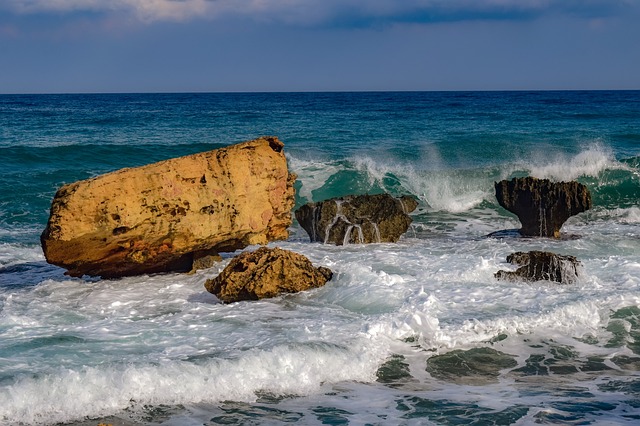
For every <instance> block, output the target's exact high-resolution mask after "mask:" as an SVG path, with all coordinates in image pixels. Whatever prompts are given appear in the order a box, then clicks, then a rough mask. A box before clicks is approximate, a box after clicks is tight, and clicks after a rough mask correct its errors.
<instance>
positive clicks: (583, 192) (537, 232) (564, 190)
mask: <svg viewBox="0 0 640 426" xmlns="http://www.w3.org/2000/svg"><path fill="white" fill-rule="evenodd" d="M495 189H496V198H497V199H498V203H499V204H500V205H501V206H502V207H504V208H505V209H507V210H509V211H510V212H512V213H514V214H516V215H517V216H518V219H520V223H521V224H522V228H521V229H520V234H522V235H524V236H530V237H554V238H558V237H560V228H561V227H562V224H563V223H564V222H565V221H566V220H567V219H569V217H571V216H573V215H576V214H578V213H581V212H583V211H585V210H589V209H590V208H591V205H592V203H591V193H590V192H589V189H588V188H587V187H586V186H584V185H582V184H581V183H578V182H551V181H550V180H548V179H537V178H534V177H524V178H514V179H512V180H510V181H509V180H503V181H500V182H496V183H495Z"/></svg>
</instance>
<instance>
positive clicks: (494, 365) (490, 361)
mask: <svg viewBox="0 0 640 426" xmlns="http://www.w3.org/2000/svg"><path fill="white" fill-rule="evenodd" d="M517 365H518V363H517V362H516V360H515V359H514V358H513V357H512V356H510V355H507V354H505V353H503V352H499V351H496V350H495V349H491V348H473V349H469V350H468V351H463V350H460V349H458V350H455V351H451V352H448V353H446V354H443V355H436V356H433V357H431V358H429V359H428V360H427V371H428V372H429V374H431V375H432V376H433V377H435V378H436V379H440V380H445V381H448V382H454V383H460V384H468V385H482V384H487V383H495V382H497V381H498V376H499V375H500V371H501V370H504V369H507V368H513V367H515V366H517Z"/></svg>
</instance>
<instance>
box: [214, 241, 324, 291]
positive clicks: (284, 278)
mask: <svg viewBox="0 0 640 426" xmlns="http://www.w3.org/2000/svg"><path fill="white" fill-rule="evenodd" d="M332 276H333V273H332V272H331V270H330V269H328V268H325V267H322V266H321V267H319V268H316V267H314V266H313V265H312V264H311V261H309V259H307V258H306V257H304V256H303V255H301V254H298V253H294V252H291V251H288V250H282V249H280V248H273V249H271V248H267V247H261V248H259V249H258V250H256V251H253V252H246V253H242V254H240V255H238V256H236V257H234V258H233V259H232V260H231V262H230V263H229V265H227V267H226V268H224V270H223V271H222V272H221V273H220V274H219V275H218V276H217V277H215V278H213V279H209V280H207V281H206V282H205V284H204V286H205V288H206V289H207V291H208V292H209V293H213V294H215V295H216V297H217V298H218V299H220V300H221V301H223V302H225V303H231V302H238V301H241V300H258V299H264V298H267V297H275V296H277V295H279V294H282V293H297V292H299V291H304V290H309V289H311V288H316V287H321V286H323V285H324V284H325V283H326V282H327V281H329V280H330V279H331V277H332Z"/></svg>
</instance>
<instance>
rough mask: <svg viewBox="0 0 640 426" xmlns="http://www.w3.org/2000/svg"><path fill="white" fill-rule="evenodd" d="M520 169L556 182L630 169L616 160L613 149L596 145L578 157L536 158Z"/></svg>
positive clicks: (561, 155) (563, 155)
mask: <svg viewBox="0 0 640 426" xmlns="http://www.w3.org/2000/svg"><path fill="white" fill-rule="evenodd" d="M532 157H533V159H532V162H531V163H524V164H520V165H519V167H522V168H524V169H525V170H529V171H530V174H531V175H532V176H534V177H537V178H541V179H550V180H555V181H564V182H567V181H571V180H575V179H577V178H580V177H584V176H590V177H594V178H597V177H599V176H600V174H601V173H602V172H603V171H604V170H607V169H628V167H627V166H625V165H623V164H622V163H619V162H617V161H616V160H615V158H614V156H613V152H612V150H611V149H609V148H607V147H604V146H602V145H600V144H594V145H591V146H589V147H587V148H586V149H585V150H583V151H581V152H579V153H578V154H576V155H573V156H570V155H567V154H556V155H555V157H554V158H551V159H549V158H546V157H545V158H536V155H532Z"/></svg>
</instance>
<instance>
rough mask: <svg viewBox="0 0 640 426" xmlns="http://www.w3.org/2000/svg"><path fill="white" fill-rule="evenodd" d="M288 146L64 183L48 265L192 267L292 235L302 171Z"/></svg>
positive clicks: (259, 142)
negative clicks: (292, 167)
mask: <svg viewBox="0 0 640 426" xmlns="http://www.w3.org/2000/svg"><path fill="white" fill-rule="evenodd" d="M283 146H284V144H283V143H282V142H280V141H279V140H278V139H277V138H275V137H264V138H260V139H256V140H253V141H249V142H244V143H240V144H237V145H232V146H229V147H225V148H221V149H217V150H213V151H208V152H202V153H198V154H194V155H189V156H186V157H181V158H174V159H170V160H166V161H161V162H159V163H155V164H150V165H146V166H142V167H137V168H129V169H122V170H118V171H115V172H112V173H108V174H105V175H102V176H98V177H96V178H93V179H88V180H84V181H80V182H75V183H72V184H69V185H65V186H63V187H62V188H60V189H59V190H58V192H57V193H56V195H55V198H54V200H53V202H52V205H51V216H50V217H49V222H48V224H47V227H46V229H45V230H44V232H43V233H42V236H41V242H42V247H43V250H44V254H45V256H46V258H47V261H48V262H49V263H52V264H55V265H58V266H62V267H63V268H66V269H67V270H68V274H69V275H73V276H81V275H85V274H86V275H99V276H103V277H119V276H126V275H137V274H144V273H154V272H167V271H189V270H190V269H191V268H192V265H193V262H194V260H196V261H197V260H198V259H199V258H201V257H203V256H204V257H208V258H210V256H215V253H218V252H225V251H234V250H237V249H240V248H244V247H246V246H248V245H251V244H266V243H267V242H268V241H272V240H282V239H286V238H287V237H288V235H289V233H288V230H287V229H288V227H289V226H290V225H291V220H292V219H291V209H292V208H293V205H294V189H293V182H294V181H295V175H294V174H291V173H289V172H288V169H287V162H286V159H285V156H284V152H283ZM196 266H197V265H196Z"/></svg>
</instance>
